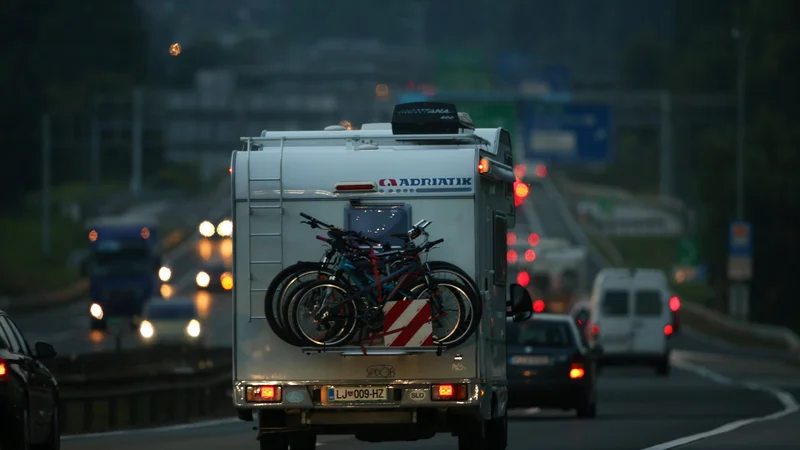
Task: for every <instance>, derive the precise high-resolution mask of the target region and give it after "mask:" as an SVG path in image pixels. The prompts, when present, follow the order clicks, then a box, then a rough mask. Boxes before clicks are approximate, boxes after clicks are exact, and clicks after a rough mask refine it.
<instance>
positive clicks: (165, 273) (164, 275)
mask: <svg viewBox="0 0 800 450" xmlns="http://www.w3.org/2000/svg"><path fill="white" fill-rule="evenodd" d="M158 278H159V279H161V281H162V282H164V283H166V282H167V281H169V280H170V278H172V270H171V269H170V268H169V267H162V268H160V269H158Z"/></svg>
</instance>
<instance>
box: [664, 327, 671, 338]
mask: <svg viewBox="0 0 800 450" xmlns="http://www.w3.org/2000/svg"><path fill="white" fill-rule="evenodd" d="M664 334H665V335H667V336H669V335H671V334H672V325H664Z"/></svg>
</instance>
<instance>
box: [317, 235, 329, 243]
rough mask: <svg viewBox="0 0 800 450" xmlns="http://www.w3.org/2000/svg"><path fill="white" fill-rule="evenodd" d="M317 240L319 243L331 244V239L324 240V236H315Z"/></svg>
mask: <svg viewBox="0 0 800 450" xmlns="http://www.w3.org/2000/svg"><path fill="white" fill-rule="evenodd" d="M317 239H319V240H320V241H322V242H325V243H328V244H330V243H331V239H329V238H326V237H325V236H319V235H317Z"/></svg>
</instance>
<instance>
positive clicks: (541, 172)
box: [535, 164, 547, 178]
mask: <svg viewBox="0 0 800 450" xmlns="http://www.w3.org/2000/svg"><path fill="white" fill-rule="evenodd" d="M535 172H536V176H537V177H539V178H544V177H546V176H547V167H546V166H545V165H544V164H538V165H537V166H536V170H535Z"/></svg>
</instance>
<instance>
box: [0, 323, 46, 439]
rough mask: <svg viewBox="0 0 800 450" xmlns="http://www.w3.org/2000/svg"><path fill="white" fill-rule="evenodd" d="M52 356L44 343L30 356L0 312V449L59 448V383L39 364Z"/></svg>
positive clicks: (11, 324)
mask: <svg viewBox="0 0 800 450" xmlns="http://www.w3.org/2000/svg"><path fill="white" fill-rule="evenodd" d="M55 356H56V351H55V349H53V346H52V345H50V344H46V343H44V342H37V343H36V345H35V348H34V351H33V352H31V349H30V348H29V347H28V342H27V341H26V340H25V338H24V337H23V336H22V333H21V332H20V330H19V328H17V326H16V325H15V324H14V322H13V321H12V320H11V318H10V317H8V315H7V314H5V313H4V312H3V311H0V424H2V429H3V431H2V432H0V448H3V449H6V448H8V449H17V448H19V449H28V448H29V447H37V448H41V449H43V450H56V449H58V448H59V447H60V445H59V443H60V442H61V433H60V431H59V427H58V425H59V424H58V383H57V382H56V379H55V378H54V377H53V374H52V373H50V371H49V370H48V369H47V367H45V365H44V364H42V362H41V360H44V359H49V358H53V357H55Z"/></svg>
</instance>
